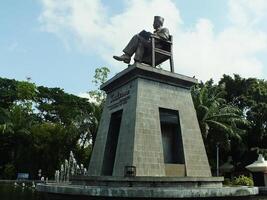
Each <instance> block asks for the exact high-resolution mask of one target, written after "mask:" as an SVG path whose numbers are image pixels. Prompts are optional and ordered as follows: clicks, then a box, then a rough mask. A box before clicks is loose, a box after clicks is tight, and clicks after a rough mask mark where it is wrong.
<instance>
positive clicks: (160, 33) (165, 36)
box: [156, 28, 170, 40]
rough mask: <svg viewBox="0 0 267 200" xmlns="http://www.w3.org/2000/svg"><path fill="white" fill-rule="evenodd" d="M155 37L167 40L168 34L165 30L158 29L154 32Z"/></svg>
mask: <svg viewBox="0 0 267 200" xmlns="http://www.w3.org/2000/svg"><path fill="white" fill-rule="evenodd" d="M156 35H157V36H159V37H160V38H161V39H163V40H169V38H170V32H169V30H168V29H167V28H162V29H160V30H159V31H158V32H156Z"/></svg>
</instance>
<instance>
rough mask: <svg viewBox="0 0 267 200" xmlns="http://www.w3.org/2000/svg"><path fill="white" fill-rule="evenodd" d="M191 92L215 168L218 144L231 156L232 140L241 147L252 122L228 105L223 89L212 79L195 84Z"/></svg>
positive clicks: (207, 148) (207, 149)
mask: <svg viewBox="0 0 267 200" xmlns="http://www.w3.org/2000/svg"><path fill="white" fill-rule="evenodd" d="M191 93H192V98H193V102H194V106H195V109H196V112H197V117H198V122H199V126H200V129H201V133H202V136H203V139H204V143H205V146H206V151H207V153H208V156H209V160H210V163H211V164H212V165H213V163H214V160H215V154H214V152H215V146H216V144H217V143H219V144H220V147H221V151H224V152H226V153H228V154H229V151H230V148H231V146H230V143H231V141H238V142H239V143H240V144H242V142H243V141H242V140H243V137H244V135H245V134H246V130H245V129H244V127H247V126H249V122H248V121H247V120H246V119H245V117H244V116H243V113H242V110H240V109H239V108H238V107H236V106H234V105H232V104H227V103H226V101H225V99H224V95H225V91H224V88H222V87H220V86H218V85H214V84H213V81H212V80H210V81H207V82H206V83H204V84H203V83H201V84H199V85H196V86H195V87H193V88H192V90H191ZM223 159H225V158H223Z"/></svg>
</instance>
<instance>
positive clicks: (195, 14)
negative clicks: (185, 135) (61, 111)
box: [0, 0, 267, 95]
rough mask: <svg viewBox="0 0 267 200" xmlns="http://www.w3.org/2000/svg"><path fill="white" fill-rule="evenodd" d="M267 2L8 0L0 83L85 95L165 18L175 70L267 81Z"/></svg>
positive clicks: (1, 16) (1, 23)
mask: <svg viewBox="0 0 267 200" xmlns="http://www.w3.org/2000/svg"><path fill="white" fill-rule="evenodd" d="M266 13H267V1H265V0H201V1H195V0H187V1H184V0H176V1H175V0H173V1H172V0H164V1H162V0H121V1H110V0H102V1H100V0H25V1H18V0H8V1H0V76H1V77H6V78H14V79H17V80H26V77H31V78H32V81H33V82H35V83H36V84H37V85H45V86H48V87H60V88H63V89H64V90H65V91H66V92H70V93H73V94H77V95H81V94H83V93H85V92H86V91H89V90H91V89H93V88H94V86H93V85H92V83H91V81H92V77H93V75H94V70H95V68H96V67H101V66H107V67H109V68H110V69H111V71H112V72H111V75H114V74H115V73H117V72H119V71H121V70H123V69H124V68H125V67H126V66H125V65H124V64H121V63H118V62H116V61H114V60H113V59H112V56H113V55H117V54H118V55H119V54H121V49H123V47H124V45H125V44H126V43H127V41H128V40H129V39H130V38H131V36H132V35H133V34H134V33H136V32H139V31H140V30H142V29H146V30H150V31H152V25H151V24H152V21H153V16H154V15H162V16H163V17H164V18H165V25H166V27H168V28H169V29H170V31H171V34H173V36H174V50H175V71H176V72H177V73H181V74H185V75H189V76H193V75H195V76H196V77H197V78H198V79H200V80H207V79H209V78H214V79H215V80H218V79H219V78H220V77H221V76H222V74H223V73H227V74H230V75H231V74H233V73H239V74H241V75H242V76H244V77H250V76H252V77H257V78H264V79H266V78H267V70H266V68H267V56H266V53H267V24H266V19H267V14H266Z"/></svg>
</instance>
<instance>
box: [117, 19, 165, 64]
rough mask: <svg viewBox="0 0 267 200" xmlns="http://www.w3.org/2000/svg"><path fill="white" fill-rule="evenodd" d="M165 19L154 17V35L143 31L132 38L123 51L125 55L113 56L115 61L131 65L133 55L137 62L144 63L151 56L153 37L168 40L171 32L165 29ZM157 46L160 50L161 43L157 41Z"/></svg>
mask: <svg viewBox="0 0 267 200" xmlns="http://www.w3.org/2000/svg"><path fill="white" fill-rule="evenodd" d="M163 22H164V18H163V17H160V16H155V17H154V23H153V27H154V29H155V30H154V33H150V32H147V31H145V30H143V31H141V32H140V33H139V34H136V35H135V36H133V37H132V39H131V40H130V42H129V43H128V44H127V46H126V47H125V48H124V49H123V52H124V54H123V55H121V56H113V58H114V59H116V60H118V61H123V62H125V63H127V64H129V63H130V61H131V57H132V55H133V54H135V56H134V61H135V62H142V61H143V60H144V59H145V57H146V56H151V49H152V45H151V35H152V34H154V35H155V36H158V37H159V38H160V39H162V40H168V39H169V37H170V35H169V30H168V29H167V28H163V27H162V26H163ZM155 46H156V47H157V48H160V46H161V44H160V41H158V40H155Z"/></svg>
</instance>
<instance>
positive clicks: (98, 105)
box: [88, 67, 110, 146]
mask: <svg viewBox="0 0 267 200" xmlns="http://www.w3.org/2000/svg"><path fill="white" fill-rule="evenodd" d="M109 72H110V70H109V69H108V68H107V67H101V68H97V69H96V70H95V75H94V79H93V81H92V82H93V83H94V84H95V86H96V87H97V90H92V91H89V92H88V93H89V96H90V99H91V102H92V105H93V112H92V116H91V123H90V128H89V133H90V134H89V135H88V136H90V138H89V139H90V140H91V141H92V146H94V143H95V139H96V134H97V130H98V126H99V122H100V118H101V114H102V111H103V107H104V103H105V99H106V94H105V92H104V91H101V90H100V85H102V84H103V83H104V82H106V81H107V78H108V75H109Z"/></svg>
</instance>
